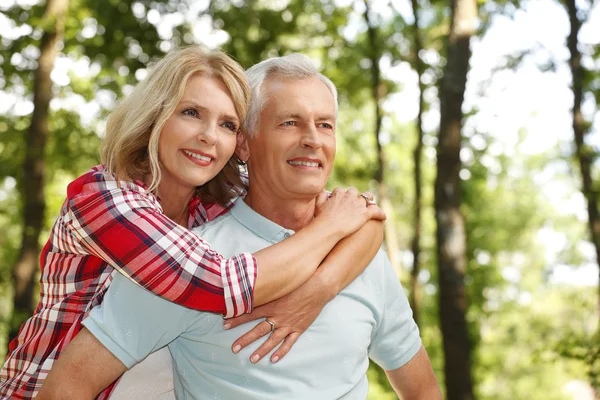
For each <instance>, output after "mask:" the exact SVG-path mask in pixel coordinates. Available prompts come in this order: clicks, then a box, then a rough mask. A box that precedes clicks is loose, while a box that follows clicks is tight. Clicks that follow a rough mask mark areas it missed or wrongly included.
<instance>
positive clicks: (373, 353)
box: [83, 200, 421, 400]
mask: <svg viewBox="0 0 600 400" xmlns="http://www.w3.org/2000/svg"><path fill="white" fill-rule="evenodd" d="M196 231H197V233H198V234H199V235H200V236H201V237H202V238H204V239H205V240H206V241H207V242H208V243H211V245H212V247H213V248H214V249H215V250H216V251H218V252H220V253H222V254H223V255H224V256H225V257H229V256H230V255H234V254H237V253H239V252H241V251H249V252H256V251H258V250H260V249H263V248H265V247H267V246H270V245H272V244H275V243H278V242H280V241H281V240H283V239H285V238H287V237H289V236H290V235H291V234H293V233H294V232H293V231H291V230H286V229H284V228H282V227H281V226H279V225H277V224H275V223H274V222H272V221H270V220H268V219H266V218H264V217H263V216H261V215H259V214H258V213H256V212H255V211H254V210H252V209H251V208H250V207H248V205H246V203H244V201H243V200H238V201H237V204H236V205H235V207H233V209H232V210H231V212H230V213H228V214H226V215H224V216H222V217H219V218H217V219H216V220H214V221H212V222H210V223H207V224H205V225H203V226H202V227H200V228H197V229H196ZM281 268H285V265H282V266H281ZM259 274H260V269H259ZM259 322H260V321H258V322H257V321H253V322H250V323H247V324H245V325H242V326H240V327H237V328H234V329H231V330H228V331H225V330H223V328H222V325H223V319H222V317H221V316H220V315H217V314H212V313H207V312H199V311H194V310H190V309H187V308H185V307H182V306H179V305H176V304H174V303H171V302H169V301H166V300H163V299H162V298H160V297H157V296H154V295H153V294H152V293H150V292H148V291H146V290H144V289H141V288H140V287H138V286H137V285H135V284H134V283H132V282H131V281H129V280H128V279H127V278H125V277H123V276H122V275H121V274H116V276H115V278H114V281H113V282H112V284H111V286H110V289H109V290H108V292H107V294H106V296H105V297H104V301H103V303H102V304H101V305H100V306H98V307H96V308H95V309H94V310H92V312H91V314H90V316H89V317H88V318H87V319H86V320H85V321H84V323H83V324H84V325H85V326H86V327H87V328H88V329H89V330H90V331H91V332H92V334H94V335H95V336H96V337H97V338H98V339H99V340H100V341H101V342H102V343H103V344H104V345H105V346H106V347H107V348H108V349H109V350H110V351H111V352H112V353H113V354H114V355H115V356H116V357H118V358H119V360H121V361H122V362H123V363H124V364H125V365H126V366H127V367H128V368H131V367H132V366H133V365H135V364H136V363H137V362H139V361H141V360H143V359H144V358H145V357H146V356H147V355H148V354H150V353H151V352H153V351H156V350H158V349H160V348H161V347H164V346H167V345H168V346H169V350H170V352H171V355H172V357H173V363H174V379H175V392H176V394H177V398H178V399H261V400H264V399H267V400H268V399H273V400H275V399H303V400H304V399H311V400H317V399H326V400H331V399H340V398H343V399H361V400H364V399H365V398H366V397H367V392H368V386H367V378H366V371H367V368H368V365H369V358H371V359H372V360H373V361H375V362H376V363H377V364H379V365H380V366H381V367H383V368H384V369H386V370H393V369H396V368H399V367H401V366H402V365H404V364H405V363H407V362H408V361H409V360H410V359H412V358H413V356H414V355H415V354H416V353H417V351H418V350H419V348H420V347H421V339H420V337H419V331H418V328H417V326H416V324H415V323H414V320H413V318H412V311H411V309H410V307H409V304H408V301H407V299H406V296H405V295H404V292H403V290H402V287H401V285H400V283H399V281H398V278H397V277H396V275H395V273H394V271H393V269H392V268H391V265H390V263H389V261H388V260H387V257H386V256H385V254H384V253H383V252H382V251H379V252H378V253H377V255H376V257H375V258H374V259H373V261H372V262H371V264H370V265H369V266H368V267H367V269H366V270H365V271H364V272H363V273H362V274H361V275H360V276H359V277H358V278H357V279H356V280H355V281H354V282H352V283H351V284H350V285H349V286H348V287H347V288H345V289H344V290H343V291H342V292H340V293H339V294H338V295H337V296H336V297H335V298H334V299H333V300H331V301H330V302H329V303H328V304H327V305H326V306H325V308H323V310H322V311H321V314H320V315H319V317H318V318H317V319H316V320H315V322H314V323H313V324H312V325H311V326H310V328H309V329H308V330H307V331H306V332H305V333H304V334H302V336H301V337H300V338H299V339H298V341H297V342H296V344H295V345H294V347H293V348H292V350H291V351H290V352H289V353H288V355H287V356H286V357H285V358H283V359H282V360H280V361H279V362H277V363H276V364H272V363H271V362H270V361H269V359H268V358H265V359H263V360H261V361H260V362H259V363H258V364H252V363H250V361H249V357H250V355H251V354H252V352H253V351H254V350H256V349H257V348H258V347H259V346H260V345H261V344H262V343H263V342H264V340H266V337H265V338H263V339H261V340H258V341H257V342H255V343H253V344H251V345H250V346H248V347H247V348H245V349H243V350H242V351H241V352H240V353H239V354H234V353H233V352H232V351H231V345H232V343H233V342H234V341H235V340H236V339H237V338H238V337H240V336H241V335H242V334H244V333H245V332H247V331H249V330H250V329H251V328H252V327H253V326H255V325H256V324H257V323H259Z"/></svg>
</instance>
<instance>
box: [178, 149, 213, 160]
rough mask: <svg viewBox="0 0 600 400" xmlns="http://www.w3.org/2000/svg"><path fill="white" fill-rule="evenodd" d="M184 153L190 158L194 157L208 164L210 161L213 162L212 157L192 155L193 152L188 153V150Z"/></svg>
mask: <svg viewBox="0 0 600 400" xmlns="http://www.w3.org/2000/svg"><path fill="white" fill-rule="evenodd" d="M183 152H184V153H185V154H187V155H188V156H190V157H194V158H197V159H198V160H201V161H206V162H208V161H210V160H211V158H210V157H205V156H201V155H200V154H196V153H192V152H190V151H187V150H184V151H183Z"/></svg>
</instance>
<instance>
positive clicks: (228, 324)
mask: <svg viewBox="0 0 600 400" xmlns="http://www.w3.org/2000/svg"><path fill="white" fill-rule="evenodd" d="M229 328H231V324H230V323H229V322H225V323H224V324H223V329H225V330H227V329H229Z"/></svg>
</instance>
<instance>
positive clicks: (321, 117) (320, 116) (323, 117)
mask: <svg viewBox="0 0 600 400" xmlns="http://www.w3.org/2000/svg"><path fill="white" fill-rule="evenodd" d="M315 119H316V120H317V121H334V122H335V120H336V118H335V115H333V114H318V115H317V118H315Z"/></svg>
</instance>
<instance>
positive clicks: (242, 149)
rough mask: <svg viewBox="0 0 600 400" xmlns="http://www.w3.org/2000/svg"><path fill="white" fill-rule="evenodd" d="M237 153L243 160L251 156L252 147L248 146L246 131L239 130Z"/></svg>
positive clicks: (245, 160)
mask: <svg viewBox="0 0 600 400" xmlns="http://www.w3.org/2000/svg"><path fill="white" fill-rule="evenodd" d="M235 155H236V156H237V158H239V159H240V160H241V161H243V162H247V161H248V159H249V158H250V149H249V148H248V139H247V138H246V133H245V132H242V131H240V132H238V134H237V137H236V146H235Z"/></svg>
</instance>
